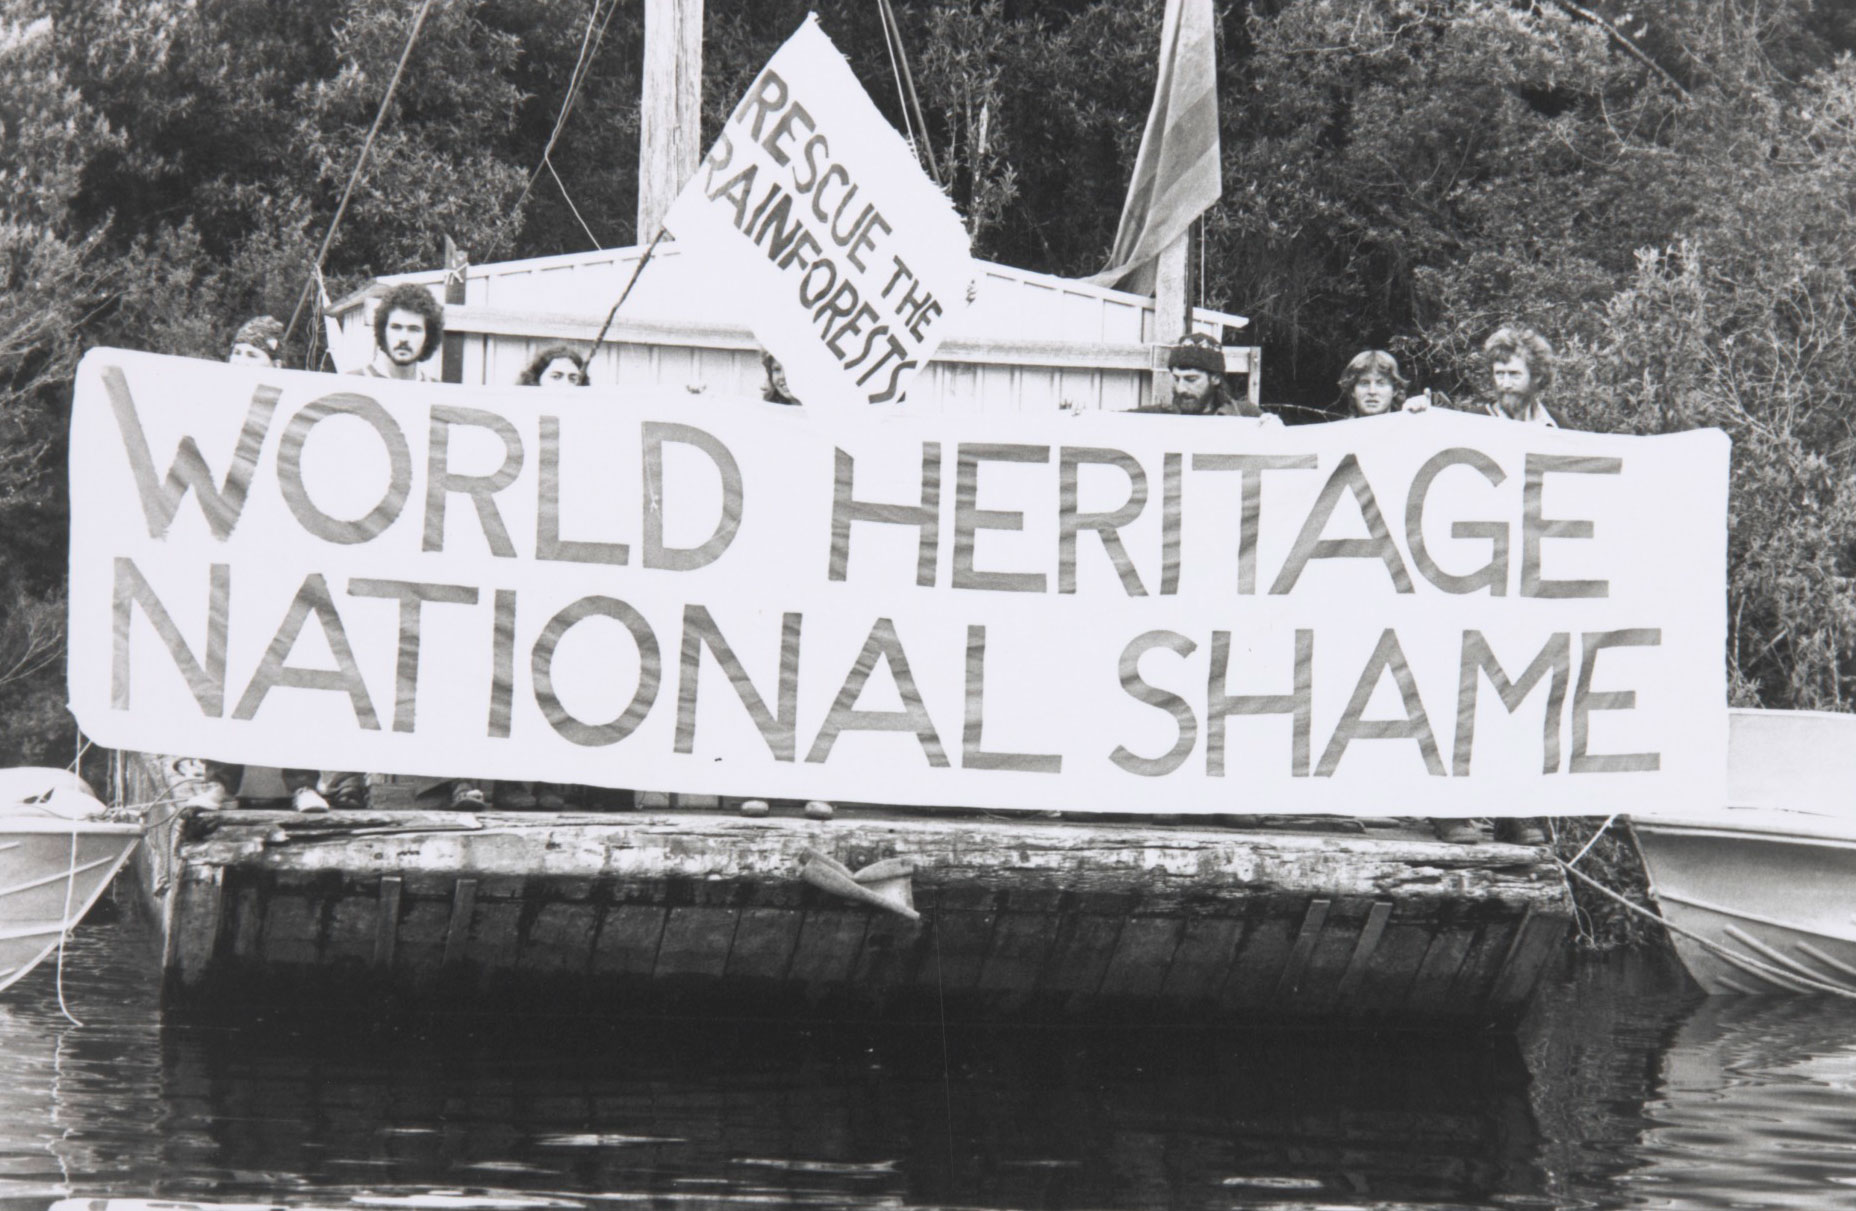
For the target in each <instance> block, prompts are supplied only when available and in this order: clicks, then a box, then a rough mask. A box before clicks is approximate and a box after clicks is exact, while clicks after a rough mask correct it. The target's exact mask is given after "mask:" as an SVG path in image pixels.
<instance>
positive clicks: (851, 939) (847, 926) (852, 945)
mask: <svg viewBox="0 0 1856 1211" xmlns="http://www.w3.org/2000/svg"><path fill="white" fill-rule="evenodd" d="M872 911H873V910H871V909H868V908H863V907H860V906H856V905H853V906H851V907H848V908H809V909H807V910H806V915H805V923H804V925H802V926H801V927H800V930H799V942H798V945H796V946H795V947H794V948H793V961H792V964H791V965H790V966H789V967H788V968H787V979H788V980H790V981H792V982H793V983H795V984H802V985H804V986H805V988H806V991H807V993H808V994H810V995H813V996H818V995H820V994H822V993H824V992H826V991H829V990H830V989H831V988H832V987H833V986H834V985H842V984H844V983H845V982H846V980H847V978H848V977H849V976H850V973H851V969H852V968H853V967H854V966H855V965H856V963H857V956H858V952H859V951H861V950H862V949H863V944H864V934H865V933H867V932H868V931H869V928H870V914H871V912H872Z"/></svg>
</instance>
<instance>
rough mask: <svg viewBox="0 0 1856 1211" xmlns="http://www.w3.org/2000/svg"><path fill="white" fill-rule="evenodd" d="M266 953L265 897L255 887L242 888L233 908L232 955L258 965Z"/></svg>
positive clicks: (241, 960) (242, 960) (240, 960)
mask: <svg viewBox="0 0 1856 1211" xmlns="http://www.w3.org/2000/svg"><path fill="white" fill-rule="evenodd" d="M263 953H264V897H263V895H262V894H261V893H260V892H259V891H258V889H257V888H255V887H241V888H239V889H238V896H237V898H236V899H235V900H234V901H233V907H232V955H233V957H234V958H236V959H237V960H238V961H239V962H241V963H256V962H258V961H259V960H260V959H261V958H262V957H263Z"/></svg>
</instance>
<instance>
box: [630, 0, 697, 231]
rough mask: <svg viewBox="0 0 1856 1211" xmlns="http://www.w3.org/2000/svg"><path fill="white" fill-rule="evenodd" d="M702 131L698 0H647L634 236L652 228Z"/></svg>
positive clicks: (692, 161)
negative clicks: (636, 211)
mask: <svg viewBox="0 0 1856 1211" xmlns="http://www.w3.org/2000/svg"><path fill="white" fill-rule="evenodd" d="M701 137H702V0H646V2H645V12H644V92H643V96H642V98H641V101H640V105H639V113H638V230H637V233H636V237H635V239H636V242H637V243H639V244H647V243H649V242H650V241H651V238H652V237H653V236H655V235H656V234H657V230H658V227H659V226H660V225H662V223H663V221H664V214H665V212H666V211H668V210H669V209H670V205H671V203H672V202H674V201H676V199H677V194H678V193H679V192H680V191H681V190H682V189H683V185H684V183H685V182H686V181H688V180H689V179H690V177H691V176H693V175H695V172H696V162H697V160H698V159H699V158H700V156H701V154H702V153H701V150H700V148H699V147H698V146H697V143H698V140H700V139H701Z"/></svg>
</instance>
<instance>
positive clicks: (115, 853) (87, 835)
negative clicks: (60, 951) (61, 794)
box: [0, 810, 142, 989]
mask: <svg viewBox="0 0 1856 1211" xmlns="http://www.w3.org/2000/svg"><path fill="white" fill-rule="evenodd" d="M141 835H142V832H141V828H140V827H139V826H138V825H135V824H124V823H109V822H104V821H91V820H64V819H53V818H46V817H42V816H36V815H35V816H23V817H22V816H17V815H11V814H8V813H7V812H5V811H4V810H0V989H5V988H8V987H10V986H12V985H13V984H14V983H16V982H17V981H19V980H21V979H23V978H24V977H25V976H26V974H27V973H28V972H30V971H31V970H32V969H33V968H34V967H36V966H37V965H38V964H39V963H40V962H41V961H43V960H44V959H45V958H46V957H47V956H48V955H50V954H51V953H52V952H53V951H54V950H56V949H57V947H58V942H59V940H60V939H61V938H63V936H64V933H65V931H66V930H67V929H69V928H71V927H72V926H73V925H76V924H77V922H78V921H80V920H82V919H83V916H84V914H85V913H86V912H88V911H90V907H91V905H93V904H95V903H96V901H97V897H99V896H101V895H102V894H103V889H104V888H106V887H108V886H109V883H110V880H111V879H113V878H115V877H116V872H117V871H119V870H121V869H122V866H123V863H124V862H126V861H128V859H129V854H130V852H131V851H132V850H133V849H134V848H135V845H136V842H137V841H139V840H140V839H141Z"/></svg>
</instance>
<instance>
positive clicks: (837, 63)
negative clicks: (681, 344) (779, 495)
mask: <svg viewBox="0 0 1856 1211" xmlns="http://www.w3.org/2000/svg"><path fill="white" fill-rule="evenodd" d="M664 225H665V226H666V227H668V228H669V229H670V231H671V232H672V233H673V234H674V235H675V236H676V237H677V244H678V246H679V247H680V248H681V249H682V250H683V251H684V253H685V254H686V255H690V256H694V257H697V258H699V259H701V260H703V261H705V262H706V263H707V264H709V265H711V266H713V269H714V272H713V275H712V276H713V277H714V279H715V280H716V281H718V282H727V283H729V288H730V290H731V291H732V292H734V295H735V297H734V298H733V299H732V300H731V304H733V305H738V306H742V305H744V306H743V309H744V310H745V311H746V313H747V314H748V316H749V320H750V325H751V326H752V328H753V329H754V334H755V336H757V337H758V338H759V339H760V341H761V343H762V344H764V345H765V346H766V347H767V348H768V350H770V351H771V352H772V353H773V354H774V356H775V357H777V358H779V359H780V362H781V363H782V366H783V368H784V369H785V371H786V377H787V381H788V382H789V383H790V384H791V385H792V388H793V390H794V392H795V393H796V394H797V395H798V397H799V398H800V399H801V400H803V401H804V402H805V403H806V405H807V406H809V407H813V408H830V409H834V410H837V409H844V408H858V407H862V406H863V405H865V404H883V403H893V402H895V401H897V400H899V399H900V398H901V397H902V394H903V392H904V391H906V390H907V388H908V384H909V380H910V379H911V378H913V377H914V376H915V374H916V372H917V371H918V370H919V369H920V368H921V367H922V366H925V365H927V364H928V359H929V358H930V357H931V356H932V355H933V353H934V350H935V347H936V346H937V345H939V344H940V343H941V337H942V336H943V335H944V334H945V332H946V331H947V328H948V326H949V324H950V323H951V322H952V321H953V320H954V318H955V317H956V316H957V315H958V313H959V312H961V311H962V310H964V309H965V308H966V305H967V288H968V286H969V285H970V284H971V283H972V281H973V265H972V260H971V257H970V254H969V250H968V241H967V231H966V228H965V227H964V226H963V225H962V224H961V221H960V216H959V215H958V214H956V213H955V212H954V208H953V206H952V204H951V203H950V202H949V201H948V199H947V197H946V196H945V195H944V194H942V192H941V191H940V189H939V188H937V187H936V186H935V184H934V182H933V181H931V180H929V179H928V176H927V175H926V174H925V173H923V172H922V170H921V168H920V167H919V166H918V165H917V164H916V162H915V156H914V153H913V152H911V151H910V150H909V146H908V144H907V143H905V142H903V140H902V137H901V136H900V135H898V134H897V133H896V131H895V128H893V127H892V126H890V125H889V123H888V122H886V121H884V120H883V115H882V114H881V113H879V112H878V111H877V108H876V106H875V105H874V104H873V103H872V102H871V100H870V97H869V95H868V94H866V93H865V92H864V90H863V87H862V86H861V85H860V84H858V82H857V77H856V76H854V75H853V74H851V68H850V65H849V64H847V63H846V62H845V61H844V56H843V55H841V54H839V53H838V49H837V47H835V46H833V45H832V44H831V39H829V38H827V37H826V36H825V34H824V32H823V31H821V30H820V29H819V27H818V19H817V18H816V17H815V16H808V17H807V18H806V20H805V23H804V24H803V25H801V26H800V27H799V32H798V33H796V34H794V35H793V36H792V37H791V38H789V39H787V41H786V43H785V45H783V46H781V47H780V49H779V50H778V51H777V52H776V53H775V54H774V56H773V58H772V59H770V60H769V61H768V63H767V66H766V67H764V68H762V69H761V73H760V75H759V76H757V77H756V78H755V80H754V83H753V85H752V86H750V87H749V89H748V91H747V95H746V96H745V97H743V98H742V99H741V104H739V105H738V106H736V107H735V111H734V113H733V114H731V115H730V116H729V119H728V121H727V122H726V123H725V124H724V125H723V127H722V132H721V134H720V135H719V136H718V137H717V138H716V141H715V146H713V147H711V148H710V149H709V154H708V155H707V156H705V157H703V161H702V163H701V165H700V166H698V168H697V170H696V175H695V176H693V177H691V178H690V181H689V184H688V185H686V186H685V187H684V190H683V192H682V193H681V194H680V195H678V197H677V200H676V203H675V204H674V205H673V206H672V207H671V209H670V213H669V214H667V215H666V216H665V218H664Z"/></svg>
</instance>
